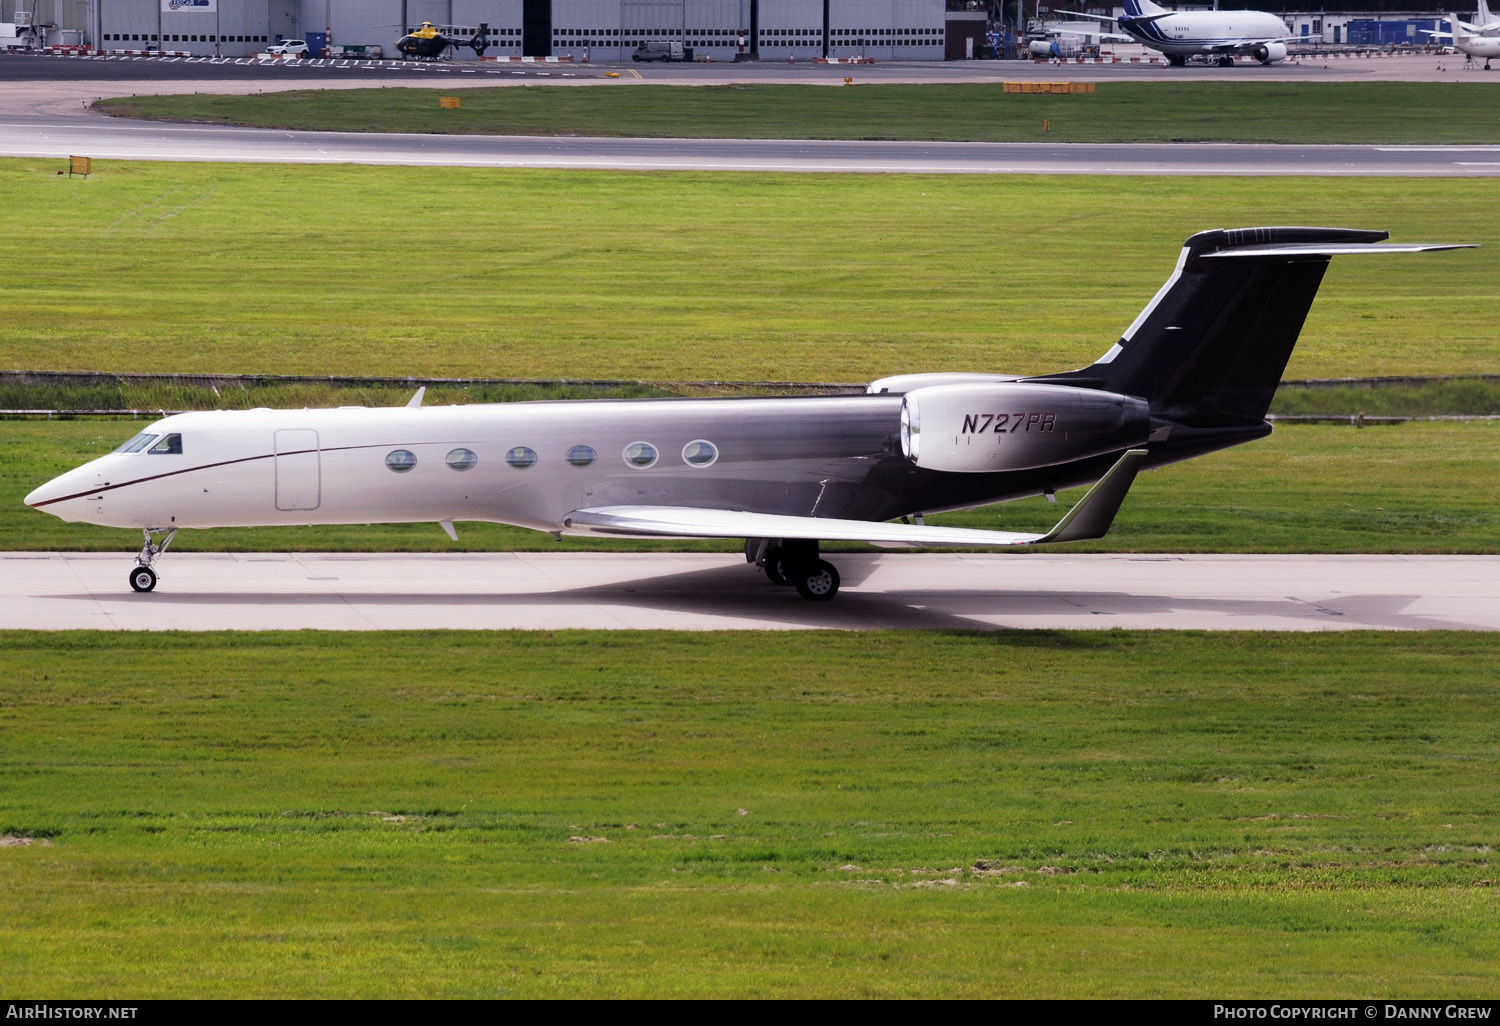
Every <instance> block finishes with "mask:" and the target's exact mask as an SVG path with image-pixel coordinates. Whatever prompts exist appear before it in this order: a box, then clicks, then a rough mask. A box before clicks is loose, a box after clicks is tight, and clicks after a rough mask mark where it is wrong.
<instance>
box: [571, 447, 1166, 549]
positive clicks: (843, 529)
mask: <svg viewBox="0 0 1500 1026" xmlns="http://www.w3.org/2000/svg"><path fill="white" fill-rule="evenodd" d="M1145 459H1146V450H1145V449H1131V450H1129V451H1128V452H1126V453H1125V455H1123V456H1121V457H1120V459H1119V461H1118V462H1116V463H1115V465H1114V466H1113V467H1111V468H1110V469H1109V472H1108V473H1106V474H1105V475H1104V476H1103V477H1101V478H1100V479H1099V480H1098V482H1096V483H1095V485H1094V487H1092V488H1090V489H1089V490H1088V492H1087V494H1085V495H1084V497H1083V498H1082V499H1080V500H1079V501H1078V503H1077V504H1076V505H1075V506H1074V507H1073V508H1072V509H1070V510H1068V512H1067V513H1066V514H1065V515H1064V516H1063V518H1062V519H1061V520H1059V521H1058V522H1057V525H1056V526H1054V527H1053V528H1052V530H1050V531H1048V532H1047V533H1046V534H1019V533H1015V532H1010V531H979V530H974V529H972V528H967V527H935V526H929V525H926V524H899V523H872V522H870V521H867V520H834V519H831V518H827V517H797V516H784V515H781V514H776V513H747V512H744V511H740V510H728V509H699V508H697V507H693V506H600V507H597V508H593V509H577V510H574V511H573V512H571V513H569V514H568V515H567V516H566V517H564V518H563V530H564V531H566V532H568V533H569V534H596V535H610V536H613V537H621V536H624V537H638V538H780V539H782V540H789V539H809V540H817V541H861V542H897V543H900V544H905V545H923V546H954V545H963V546H999V547H1005V546H1012V545H1041V544H1046V543H1050V542H1068V541H1086V540H1088V539H1091V538H1102V537H1104V534H1105V532H1106V531H1108V530H1109V525H1110V524H1111V523H1113V522H1114V519H1115V514H1116V513H1117V512H1119V509H1120V503H1121V502H1123V501H1124V500H1125V493H1126V492H1128V491H1129V490H1130V486H1131V484H1133V483H1134V482H1135V475H1136V472H1137V471H1139V470H1140V467H1141V464H1142V463H1143V462H1144V461H1145Z"/></svg>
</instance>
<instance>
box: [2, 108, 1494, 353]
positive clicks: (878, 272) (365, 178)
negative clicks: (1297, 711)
mask: <svg viewBox="0 0 1500 1026" xmlns="http://www.w3.org/2000/svg"><path fill="white" fill-rule="evenodd" d="M590 91H591V92H592V90H590ZM58 167H59V165H58V163H57V162H56V161H45V160H5V161H0V187H3V189H4V190H5V194H6V195H7V196H8V197H9V207H8V213H7V219H8V226H9V228H10V231H9V234H8V239H7V256H8V260H7V280H6V282H5V286H4V292H5V299H6V317H5V318H4V319H3V321H0V366H3V367H6V368H15V369H29V370H102V371H131V370H134V371H141V370H155V371H178V372H218V373H280V374H291V373H308V374H350V373H357V374H370V375H386V376H393V377H399V376H406V375H427V376H459V377H469V376H479V377H497V378H517V377H522V378H586V379H595V378H609V379H629V380H638V379H646V380H669V381H670V380H684V379H704V380H735V381H758V380H776V381H787V380H810V381H829V380H833V381H867V380H870V379H871V378H874V377H877V376H880V375H884V374H890V373H898V372H906V371H913V370H991V371H1008V372H1014V373H1042V372H1046V371H1053V370H1059V369H1064V368H1071V367H1076V366H1079V365H1081V364H1083V363H1087V362H1089V361H1092V360H1093V359H1095V358H1097V357H1098V356H1099V355H1100V354H1101V353H1103V352H1104V351H1105V350H1106V349H1108V348H1109V346H1110V344H1111V343H1112V342H1113V341H1114V339H1116V338H1117V337H1118V336H1119V333H1120V332H1121V331H1122V330H1123V329H1124V328H1125V327H1126V326H1127V325H1128V324H1129V323H1130V322H1131V320H1133V319H1134V317H1135V315H1136V314H1137V313H1138V312H1139V310H1140V309H1141V308H1142V306H1144V305H1145V303H1146V302H1148V301H1149V300H1150V298H1151V296H1152V295H1154V294H1155V292H1156V290H1157V289H1158V288H1159V287H1160V285H1161V283H1162V282H1163V281H1165V280H1166V278H1167V276H1168V274H1169V273H1170V272H1171V269H1172V265H1173V263H1174V261H1175V260H1176V255H1177V252H1178V248H1179V247H1180V245H1181V243H1182V240H1183V239H1185V238H1186V237H1187V236H1188V235H1190V234H1191V233H1193V232H1194V231H1198V230H1201V229H1204V228H1209V227H1216V226H1235V225H1261V224H1299V223H1302V224H1306V223H1333V224H1339V225H1351V226H1360V227H1375V228H1386V229H1389V230H1391V231H1392V232H1393V234H1394V237H1395V238H1397V239H1401V240H1409V241H1418V240H1439V241H1460V242H1479V243H1489V245H1486V246H1485V247H1484V248H1481V249H1478V250H1465V251H1460V252H1456V253H1435V254H1425V255H1417V256H1393V257H1380V258H1375V257H1370V258H1364V259H1360V258H1349V259H1344V260H1339V261H1336V262H1335V263H1334V265H1333V267H1332V268H1331V270H1330V272H1329V274H1328V276H1327V278H1326V279H1325V281H1324V285H1323V289H1322V292H1321V294H1320V296H1319V298H1318V300H1317V302H1316V303H1315V304H1314V306H1313V310H1312V314H1311V317H1310V318H1309V320H1308V322H1307V326H1306V329H1305V330H1304V332H1303V342H1302V344H1301V345H1300V346H1299V347H1298V349H1297V352H1296V353H1295V354H1294V356H1293V358H1292V363H1291V366H1290V367H1289V368H1288V372H1287V373H1288V376H1289V377H1294V378H1300V377H1340V376H1345V375H1350V374H1361V375H1362V374H1458V373H1485V372H1494V371H1495V370H1496V368H1497V367H1500V337H1497V335H1496V333H1495V331H1494V325H1495V324H1496V323H1500V293H1497V292H1496V290H1494V289H1492V288H1490V287H1489V285H1488V283H1489V282H1491V281H1493V280H1495V279H1496V278H1497V277H1500V245H1495V244H1494V243H1495V242H1496V241H1497V240H1496V238H1495V236H1494V231H1493V229H1492V228H1489V227H1486V226H1484V225H1482V224H1476V223H1475V221H1474V219H1473V218H1472V217H1471V216H1470V215H1469V213H1468V210H1469V209H1470V208H1471V206H1472V200H1473V196H1474V185H1473V184H1472V183H1469V182H1465V181H1459V180H1416V179H1405V180H1403V179H1363V178H1361V179H1344V180H1340V181H1338V182H1337V183H1332V182H1330V181H1327V180H1320V179H1302V178H1279V179H1274V180H1271V179H1244V178H1241V179H1236V178H1173V179H1154V178H1133V177H1116V178H1108V179H1104V178H1090V177H1073V176H1062V177H1058V178H1040V177H1026V176H1008V175H1004V176H988V175H974V176H968V175H950V176H916V175H792V174H782V175H775V174H726V173H718V174H679V173H659V174H658V173H629V172H564V171H524V170H523V171H512V170H485V169H472V168H457V167H449V168H426V169H423V168H379V167H362V166H336V167H316V166H258V167H257V166H245V165H204V164H168V163H117V162H113V161H101V162H99V163H98V164H96V165H95V167H96V173H95V174H94V175H93V176H92V177H91V178H89V179H87V180H84V179H78V178H73V179H70V178H68V177H66V176H58V175H57V174H56V171H57V169H58ZM1164 195H1169V196H1170V202H1169V203H1167V204H1165V205H1163V203H1162V197H1163V196H1164ZM1143 209H1150V210H1151V211H1152V213H1151V214H1150V216H1143V215H1142V214H1141V213H1140V211H1142V210H1143ZM559 225H561V226H562V227H558V226H559Z"/></svg>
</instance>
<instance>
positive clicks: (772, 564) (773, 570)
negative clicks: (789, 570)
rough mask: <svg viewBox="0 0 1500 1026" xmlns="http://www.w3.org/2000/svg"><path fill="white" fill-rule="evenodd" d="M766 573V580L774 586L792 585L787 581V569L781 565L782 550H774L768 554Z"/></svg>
mask: <svg viewBox="0 0 1500 1026" xmlns="http://www.w3.org/2000/svg"><path fill="white" fill-rule="evenodd" d="M765 571H766V579H767V580H769V581H770V582H771V583H772V584H775V585H778V586H784V585H788V584H791V583H792V582H791V581H789V580H787V576H786V568H785V567H783V566H782V565H781V550H780V549H772V550H771V551H770V552H768V553H766V563H765Z"/></svg>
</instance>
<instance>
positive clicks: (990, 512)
mask: <svg viewBox="0 0 1500 1026" xmlns="http://www.w3.org/2000/svg"><path fill="white" fill-rule="evenodd" d="M140 426H141V422H132V421H104V422H100V421H97V420H87V421H82V420H80V421H0V450H3V451H4V452H6V453H7V454H8V455H7V458H6V459H5V460H4V461H3V462H0V551H6V550H42V551H50V550H105V551H109V550H115V551H119V552H121V553H122V554H123V553H126V552H132V551H134V550H135V549H138V548H139V547H140V532H139V531H126V530H118V529H112V528H103V527H92V526H89V525H86V524H68V523H64V522H63V521H61V520H58V519H57V518H56V517H52V516H49V515H47V514H46V513H43V512H40V511H38V510H33V509H30V508H28V507H27V506H25V505H24V504H23V503H22V502H21V499H22V497H23V496H25V494H26V493H27V492H28V491H30V490H31V489H33V488H35V487H37V486H38V485H39V484H41V483H43V482H45V481H48V480H50V479H51V478H53V477H55V476H56V475H57V474H60V473H62V472H63V471H64V470H67V469H70V468H72V467H75V466H78V465H79V464H81V463H84V462H85V461H87V460H89V459H92V458H93V457H95V456H97V455H100V454H102V453H105V452H108V451H109V450H111V449H113V448H114V447H115V446H116V445H118V444H119V443H120V442H121V441H123V440H124V439H126V438H128V437H130V435H132V434H133V433H135V431H136V430H138V429H139V427H140ZM1496 467H1500V423H1497V422H1494V421H1481V422H1475V423H1410V424H1401V425H1382V426H1379V427H1369V428H1365V429H1363V430H1359V429H1355V428H1352V427H1346V426H1339V425H1291V424H1285V425H1280V426H1278V427H1277V428H1276V431H1275V433H1274V434H1273V435H1272V436H1271V437H1270V438H1269V439H1263V440H1261V441H1258V442H1253V443H1251V444H1249V445H1243V446H1239V447H1237V448H1234V449H1230V450H1227V451H1225V452H1221V453H1216V454H1213V455H1210V456H1205V457H1202V458H1200V459H1196V460H1190V461H1188V462H1186V463H1180V464H1177V465H1175V466H1171V467H1164V468H1162V469H1160V470H1157V471H1153V472H1150V473H1147V474H1143V475H1141V477H1140V478H1139V479H1138V480H1137V481H1136V483H1135V486H1134V487H1133V488H1132V489H1131V493H1130V497H1129V498H1128V499H1127V500H1126V502H1125V505H1124V507H1123V508H1122V509H1121V511H1120V515H1119V517H1118V519H1117V520H1116V521H1115V525H1114V527H1113V528H1112V529H1111V531H1110V534H1109V536H1108V537H1106V538H1105V539H1103V540H1102V541H1099V542H1088V543H1080V544H1074V545H1070V546H1069V547H1068V548H1069V551H1075V552H1087V551H1097V552H1427V553H1432V552H1439V553H1441V552H1500V504H1497V503H1496V502H1495V480H1496ZM1081 496H1082V492H1081V491H1075V492H1072V493H1068V494H1065V495H1063V496H1062V497H1061V500H1060V502H1059V504H1058V505H1050V504H1048V503H1047V502H1046V501H1045V500H1044V499H1041V498H1033V499H1023V500H1019V501H1017V502H1011V503H1005V504H1002V505H999V506H991V507H989V508H987V509H981V510H974V511H970V512H966V513H950V514H945V515H943V516H940V517H933V518H931V522H933V523H944V524H952V525H956V526H965V527H980V528H990V529H1000V530H1011V531H1032V530H1036V531H1046V530H1047V529H1048V528H1050V527H1051V526H1052V525H1053V524H1054V523H1055V522H1056V521H1057V519H1058V517H1060V516H1061V513H1062V510H1064V509H1066V508H1067V507H1066V503H1068V502H1072V501H1076V500H1077V499H1078V498H1080V497H1081ZM619 548H625V549H637V548H640V549H671V550H679V551H680V550H715V551H735V550H737V549H738V548H739V546H738V544H736V543H733V542H681V541H652V542H629V541H619V540H606V539H575V538H569V539H565V540H563V541H561V542H558V541H554V540H553V539H552V538H551V536H549V535H545V534H540V533H538V532H536V531H527V530H523V529H521V528H512V527H501V526H499V525H495V524H467V523H466V524H461V525H460V526H459V541H458V543H457V544H455V543H453V542H451V541H449V540H448V538H447V536H446V535H444V534H443V533H442V531H441V530H439V529H438V527H437V526H436V525H434V524H378V525H357V526H350V527H316V528H314V527H297V528H254V529H238V528H222V529H215V530H211V531H184V532H183V533H182V534H181V535H179V536H178V539H177V541H176V542H175V543H174V545H173V551H174V552H192V551H197V552H202V551H235V552H241V551H262V552H263V551H273V552H284V551H304V552H305V551H360V552H364V551H377V552H378V551H400V552H412V551H414V552H424V551H438V552H448V551H459V552H480V551H495V550H512V549H520V550H532V551H535V550H541V551H559V550H562V549H582V550H592V551H604V550H606V549H619ZM829 548H830V549H831V550H837V549H839V548H840V546H837V545H832V546H829ZM168 558H170V557H168Z"/></svg>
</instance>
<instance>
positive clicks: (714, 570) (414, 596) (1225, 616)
mask: <svg viewBox="0 0 1500 1026" xmlns="http://www.w3.org/2000/svg"><path fill="white" fill-rule="evenodd" d="M878 559H879V557H863V558H852V559H851V558H850V557H848V556H844V557H840V558H838V566H839V572H840V576H841V578H842V580H843V588H842V589H841V590H840V592H839V595H838V597H837V598H835V599H834V600H833V601H832V602H826V603H825V602H808V601H806V600H804V599H802V598H801V597H800V596H798V595H797V593H796V591H795V590H794V589H792V588H790V587H780V586H776V585H773V584H771V583H770V582H769V581H768V580H766V578H765V576H764V575H763V574H761V573H760V572H759V571H757V570H754V569H753V568H751V567H749V566H747V565H744V564H730V565H726V566H721V567H711V568H707V569H699V570H690V571H685V572H681V573H669V574H662V575H650V576H644V577H639V578H635V579H628V580H620V581H611V582H608V583H605V584H591V585H588V586H584V587H575V588H569V587H566V586H563V587H559V588H558V589H557V590H555V591H541V592H538V591H531V590H527V591H515V592H502V591H496V590H494V588H493V586H489V585H486V584H485V583H484V582H481V581H475V582H474V584H475V587H474V589H473V590H462V589H449V590H445V591H443V592H438V593H434V592H412V593H407V592H399V591H378V592H361V591H358V590H342V589H340V588H339V587H338V584H339V583H340V582H338V581H337V579H334V580H330V581H329V590H328V591H326V592H318V593H297V594H288V593H286V592H276V593H271V592H264V593H249V594H246V593H215V592H212V591H206V590H199V589H202V588H203V585H204V582H201V581H198V582H194V590H193V591H190V592H189V591H181V590H178V591H174V590H166V589H170V587H171V586H170V585H166V586H165V589H164V590H158V591H156V592H153V593H152V594H150V595H133V594H129V593H122V594H119V595H115V596H105V595H99V594H92V595H89V594H82V595H66V596H64V595H58V596H54V597H56V598H60V599H71V600H84V601H94V602H102V603H107V604H108V606H114V605H116V604H120V607H121V610H122V611H123V609H124V608H131V609H134V608H139V607H145V606H150V607H153V608H157V609H161V610H163V611H166V610H169V609H171V608H173V607H187V606H195V607H205V606H208V607H212V606H222V607H232V606H245V607H265V606H277V607H283V608H294V609H297V610H300V611H306V613H307V614H308V617H309V619H308V620H307V622H305V623H304V624H301V626H306V627H311V628H317V627H319V626H322V625H320V624H318V623H316V622H313V621H315V620H316V611H317V610H320V609H327V610H329V611H330V612H337V613H339V614H340V617H339V618H340V619H341V620H346V619H347V615H348V614H350V613H354V614H356V615H357V614H358V611H359V609H360V608H361V607H381V608H390V607H402V606H405V607H409V608H411V609H412V610H414V611H423V610H426V611H430V610H432V609H434V608H438V607H458V608H464V609H474V608H476V607H478V608H484V609H490V610H493V611H495V613H496V616H495V617H494V618H493V620H490V621H487V622H484V623H483V624H482V625H481V626H482V627H484V628H486V629H494V628H506V627H510V626H513V624H510V623H507V622H506V620H507V617H506V616H505V610H507V609H513V608H514V609H519V608H523V607H524V608H527V609H542V610H549V611H552V612H554V613H555V614H556V615H557V617H558V618H559V619H561V618H565V614H566V610H568V609H576V610H577V611H578V612H577V616H576V617H574V618H573V619H574V622H572V623H570V624H568V625H569V626H574V627H578V628H584V629H588V628H594V627H618V626H619V622H618V621H617V620H611V619H610V617H609V614H608V613H607V611H606V610H607V608H608V607H611V606H613V607H625V608H630V609H639V610H652V611H656V612H662V613H674V614H678V618H679V619H680V621H681V622H679V623H674V624H662V625H660V626H663V627H698V628H701V627H717V626H724V627H733V626H735V624H734V623H733V622H732V621H747V620H748V621H753V622H755V623H758V624H775V625H779V626H784V627H789V628H831V629H843V630H861V629H863V630H868V629H872V628H908V629H924V630H974V629H980V630H986V629H1006V628H1017V627H1026V626H1029V625H1031V624H1041V623H1044V622H1045V623H1046V624H1047V626H1049V627H1055V626H1058V624H1057V620H1058V618H1074V619H1092V618H1102V619H1103V621H1104V622H1100V620H1099V619H1095V620H1094V622H1093V623H1090V624H1089V626H1105V625H1106V624H1107V623H1108V620H1110V619H1112V618H1115V617H1120V618H1122V619H1125V620H1127V621H1128V622H1129V623H1130V624H1131V625H1139V624H1140V621H1141V619H1142V618H1143V617H1144V618H1149V619H1151V620H1154V621H1159V623H1153V624H1152V625H1151V626H1157V627H1173V628H1178V629H1215V628H1217V629H1224V628H1234V627H1235V626H1236V621H1246V620H1250V619H1258V620H1264V619H1268V618H1274V619H1279V620H1283V621H1291V622H1293V623H1298V624H1303V625H1306V624H1310V623H1317V624H1320V625H1325V626H1327V627H1329V628H1343V629H1455V630H1473V629H1475V626H1476V625H1475V624H1472V623H1459V622H1452V621H1448V620H1442V619H1438V618H1436V617H1428V616H1422V615H1417V614H1410V613H1407V612H1406V610H1407V609H1409V608H1410V607H1411V605H1412V604H1413V603H1414V602H1416V601H1418V600H1419V599H1420V598H1422V596H1420V595H1414V594H1405V595H1401V594H1374V595H1342V596H1339V597H1338V598H1337V599H1318V600H1313V599H1301V598H1298V597H1296V596H1287V597H1284V598H1275V599H1266V598H1246V599H1235V598H1218V597H1204V596H1183V595H1172V594H1150V593H1148V594H1139V593H1134V592H1129V591H1110V590H1103V589H1097V588H1095V589H1091V590H1089V591H1077V590H1070V589H1067V588H1063V587H1058V586H1055V585H1045V584H1034V583H1032V582H1031V581H1029V580H1027V579H1025V578H1024V577H1022V576H1020V575H1019V574H1010V575H1007V576H1005V577H1002V578H997V579H996V581H995V584H994V587H993V588H992V589H986V590H975V589H972V588H969V587H963V588H949V589H944V588H921V589H911V588H903V589H901V590H899V591H891V592H881V591H861V590H859V589H860V586H861V585H862V584H863V583H864V582H865V581H867V580H868V579H869V578H870V577H871V576H872V575H873V574H874V572H875V571H876V570H877V569H878ZM1018 569H1020V568H1019V567H1018ZM178 587H179V588H181V587H182V585H181V584H180V583H179V585H178ZM108 606H107V608H108ZM1174 615H1180V616H1182V617H1185V618H1187V619H1189V620H1191V621H1192V622H1189V623H1177V622H1174ZM992 621H993V622H992ZM1108 625H1110V626H1113V624H1108ZM226 626H228V625H226ZM423 626H424V627H425V626H428V625H427V624H423ZM549 626H550V625H549ZM1257 626H1264V625H1263V624H1258V625H1257Z"/></svg>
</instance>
